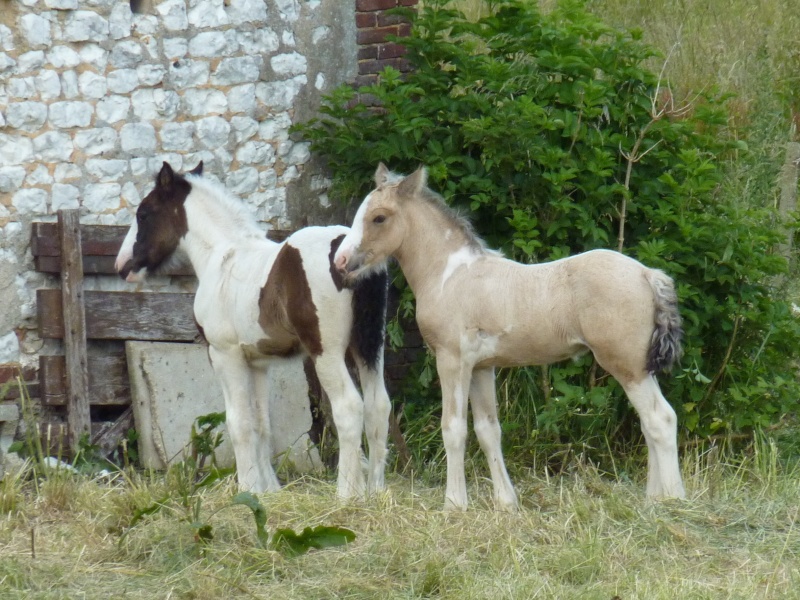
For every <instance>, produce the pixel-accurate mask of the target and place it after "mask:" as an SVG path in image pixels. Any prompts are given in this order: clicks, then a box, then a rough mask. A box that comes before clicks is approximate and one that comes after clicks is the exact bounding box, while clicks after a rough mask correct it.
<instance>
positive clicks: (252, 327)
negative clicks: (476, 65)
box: [116, 162, 390, 498]
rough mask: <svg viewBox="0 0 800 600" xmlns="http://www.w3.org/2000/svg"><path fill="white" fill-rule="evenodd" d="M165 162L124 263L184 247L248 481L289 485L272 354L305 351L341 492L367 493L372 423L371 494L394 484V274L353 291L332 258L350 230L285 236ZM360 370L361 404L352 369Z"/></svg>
mask: <svg viewBox="0 0 800 600" xmlns="http://www.w3.org/2000/svg"><path fill="white" fill-rule="evenodd" d="M201 174H202V163H200V165H199V166H198V167H197V168H196V169H195V170H194V171H192V172H191V173H189V174H187V175H186V176H181V175H178V174H176V173H174V172H173V170H172V168H171V167H170V165H169V164H168V163H166V162H165V163H164V165H163V167H162V169H161V171H160V173H159V174H158V176H157V177H156V185H155V188H154V189H153V190H152V191H151V192H150V193H149V194H148V195H147V197H146V198H145V199H144V200H143V201H142V203H141V205H140V206H139V208H138V210H137V212H136V221H135V222H134V223H133V225H131V228H130V230H129V231H128V234H127V236H126V238H125V241H124V242H123V244H122V247H121V249H120V251H119V255H118V256H117V260H116V268H117V270H118V271H119V273H120V275H121V276H122V277H123V278H125V279H126V280H127V281H130V282H134V281H139V280H141V279H143V278H144V277H145V276H146V274H147V273H148V272H152V271H154V270H156V269H157V268H158V267H159V265H161V264H162V263H163V262H164V261H165V260H167V259H169V258H170V257H171V256H172V255H173V254H174V253H175V252H176V251H179V250H180V251H183V253H185V255H187V256H188V258H189V261H190V262H191V264H192V267H193V268H194V271H195V273H196V275H197V279H198V286H197V293H196V296H195V301H194V316H195V319H196V321H197V323H198V326H199V327H200V329H201V332H202V333H203V335H204V336H205V338H206V339H207V340H208V343H209V350H208V354H209V358H210V360H211V364H212V366H213V368H214V373H215V374H216V376H217V378H218V379H219V381H220V384H221V387H222V392H223V396H224V399H225V409H226V416H227V418H226V421H227V427H228V431H229V432H230V436H231V442H232V445H233V450H234V454H235V456H236V468H237V476H238V480H239V486H240V487H241V489H243V490H249V491H253V492H262V491H271V490H277V489H278V488H279V487H280V484H279V483H278V479H277V478H276V477H275V473H274V471H273V468H272V465H271V458H272V448H271V440H270V438H271V426H272V424H271V423H270V420H269V410H268V408H269V407H268V406H267V391H266V389H265V385H266V370H267V368H268V365H269V363H270V361H271V360H273V359H276V358H280V357H288V356H294V355H297V354H300V353H304V354H306V355H308V356H310V357H311V358H312V359H313V362H314V366H315V369H316V372H317V375H318V377H319V380H320V383H321V384H322V387H323V389H324V390H325V392H326V393H327V394H328V396H329V397H330V401H331V406H332V409H333V418H334V421H335V423H336V428H337V433H338V437H339V446H340V450H339V474H338V487H337V490H338V494H339V496H340V497H342V498H348V497H351V496H356V495H360V494H362V493H363V492H364V490H365V483H364V474H363V472H362V469H361V452H360V447H361V434H362V423H365V425H366V434H367V439H368V442H369V471H368V473H369V475H368V481H367V486H366V487H367V489H368V491H375V490H380V489H382V488H383V487H384V462H385V457H386V440H387V435H388V423H389V421H388V418H389V410H390V403H389V397H388V395H387V393H386V388H385V385H384V380H383V340H384V328H385V315H386V294H387V285H388V276H387V274H386V271H385V270H380V269H378V270H375V271H373V272H372V274H371V275H370V276H369V277H368V278H367V279H365V280H364V282H363V283H358V284H356V285H354V286H352V287H351V288H347V287H345V286H344V285H343V280H342V277H341V276H340V275H339V273H338V272H337V271H336V269H334V268H333V264H332V259H333V254H334V252H335V251H336V248H337V247H338V245H339V243H340V242H341V240H342V239H343V238H344V237H345V235H346V234H347V232H348V229H347V228H346V227H340V226H333V227H308V228H305V229H301V230H300V231H298V232H296V233H294V234H293V235H291V236H290V237H289V238H288V239H286V241H285V242H283V243H281V244H278V243H275V242H273V241H270V240H268V239H267V238H266V236H265V234H264V231H263V230H262V229H261V228H260V227H259V226H258V224H257V222H256V220H255V218H254V217H253V216H252V215H251V214H250V213H249V212H248V210H247V209H246V207H245V206H244V205H243V204H242V203H241V202H240V201H239V200H238V199H236V198H234V197H232V196H231V195H230V194H228V192H227V191H226V190H225V189H224V188H223V187H222V186H221V185H219V184H217V183H215V182H213V181H210V180H208V179H205V178H203V177H201ZM347 352H350V353H351V354H352V356H353V358H354V359H355V363H356V365H357V368H358V372H359V376H360V381H361V386H362V390H363V393H364V400H363V401H362V398H361V396H360V395H359V393H358V391H357V389H356V387H355V385H354V383H353V380H352V379H351V377H350V374H349V373H348V370H347V367H346V365H345V354H346V353H347Z"/></svg>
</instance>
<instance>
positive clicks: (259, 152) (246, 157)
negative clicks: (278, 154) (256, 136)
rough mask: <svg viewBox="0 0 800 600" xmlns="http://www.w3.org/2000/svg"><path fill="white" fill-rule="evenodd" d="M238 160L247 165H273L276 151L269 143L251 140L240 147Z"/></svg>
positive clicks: (237, 154)
mask: <svg viewBox="0 0 800 600" xmlns="http://www.w3.org/2000/svg"><path fill="white" fill-rule="evenodd" d="M236 160H238V161H239V162H240V163H242V164H245V165H266V164H272V163H273V162H274V160H275V149H274V148H273V147H272V146H271V145H270V144H268V143H267V142H259V141H254V140H251V141H249V142H245V143H244V144H242V145H241V146H239V148H238V149H237V150H236Z"/></svg>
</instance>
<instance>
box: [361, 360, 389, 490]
mask: <svg viewBox="0 0 800 600" xmlns="http://www.w3.org/2000/svg"><path fill="white" fill-rule="evenodd" d="M356 362H357V364H358V373H359V379H360V380H361V390H362V392H363V394H364V428H365V430H366V434H367V443H368V444H369V471H368V473H367V493H369V494H371V493H374V492H378V491H381V490H383V489H384V487H385V486H386V484H385V479H384V471H385V468H386V451H387V449H386V445H387V438H388V437H389V413H390V411H391V410H392V403H391V401H390V400H389V394H388V393H387V392H386V385H385V383H384V380H383V350H381V353H380V357H379V359H378V363H377V365H376V366H375V370H374V371H373V370H371V369H368V368H367V367H366V365H364V362H363V361H362V360H360V359H356Z"/></svg>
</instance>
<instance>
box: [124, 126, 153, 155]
mask: <svg viewBox="0 0 800 600" xmlns="http://www.w3.org/2000/svg"><path fill="white" fill-rule="evenodd" d="M120 142H121V143H122V150H123V151H125V152H130V153H131V154H152V153H153V152H155V149H156V130H155V129H154V128H153V126H152V125H150V124H149V123H126V124H125V125H123V126H122V130H121V131H120Z"/></svg>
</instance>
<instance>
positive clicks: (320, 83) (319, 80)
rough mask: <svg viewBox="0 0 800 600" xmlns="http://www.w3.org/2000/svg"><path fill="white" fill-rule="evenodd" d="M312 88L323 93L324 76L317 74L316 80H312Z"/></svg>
mask: <svg viewBox="0 0 800 600" xmlns="http://www.w3.org/2000/svg"><path fill="white" fill-rule="evenodd" d="M314 87H315V88H317V89H318V90H319V91H320V92H324V91H325V75H323V74H322V73H317V78H316V79H315V80H314Z"/></svg>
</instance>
